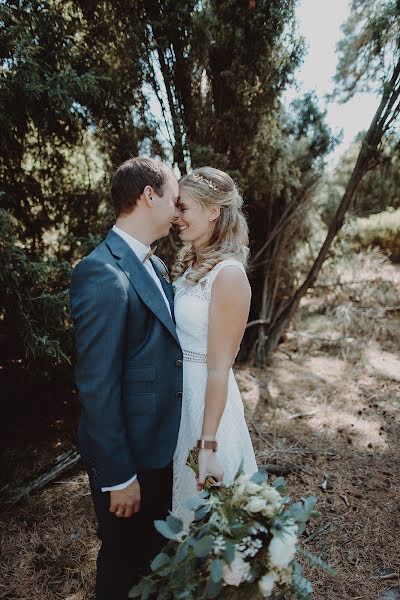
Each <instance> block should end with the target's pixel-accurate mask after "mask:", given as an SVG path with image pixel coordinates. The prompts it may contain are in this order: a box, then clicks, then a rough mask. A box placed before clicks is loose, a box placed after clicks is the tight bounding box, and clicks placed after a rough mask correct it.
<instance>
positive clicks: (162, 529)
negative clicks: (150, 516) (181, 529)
mask: <svg viewBox="0 0 400 600" xmlns="http://www.w3.org/2000/svg"><path fill="white" fill-rule="evenodd" d="M154 527H155V528H156V529H157V531H158V533H161V535H162V536H164V537H165V538H167V539H168V540H176V533H175V532H174V531H172V529H171V528H170V526H169V525H168V523H167V522H166V521H154Z"/></svg>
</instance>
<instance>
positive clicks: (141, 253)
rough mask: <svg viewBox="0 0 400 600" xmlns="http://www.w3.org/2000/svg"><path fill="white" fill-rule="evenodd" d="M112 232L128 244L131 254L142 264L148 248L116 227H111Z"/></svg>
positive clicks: (148, 250)
mask: <svg viewBox="0 0 400 600" xmlns="http://www.w3.org/2000/svg"><path fill="white" fill-rule="evenodd" d="M112 230H113V231H115V233H117V234H118V235H119V236H120V237H122V239H123V240H124V241H125V242H126V243H127V244H128V246H129V247H130V248H131V250H133V252H134V253H135V254H136V256H137V257H138V259H139V260H140V262H143V260H144V259H145V257H146V256H147V254H148V253H149V252H150V250H151V248H150V246H146V245H145V244H142V242H139V240H137V239H136V238H134V237H133V236H131V235H130V234H129V233H126V231H123V230H122V229H120V228H119V227H117V226H116V225H113V228H112Z"/></svg>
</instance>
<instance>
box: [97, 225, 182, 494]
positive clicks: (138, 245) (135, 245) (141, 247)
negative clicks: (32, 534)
mask: <svg viewBox="0 0 400 600" xmlns="http://www.w3.org/2000/svg"><path fill="white" fill-rule="evenodd" d="M112 229H113V231H114V232H115V233H117V234H118V235H119V236H120V237H122V239H123V240H124V241H125V242H126V243H127V244H128V246H129V247H130V248H131V250H132V251H133V252H134V253H135V254H136V256H137V257H138V259H139V260H140V262H141V263H142V264H143V266H144V267H145V268H146V269H147V271H148V273H149V275H150V277H151V278H152V279H153V281H154V283H155V284H156V285H157V287H158V289H159V290H160V293H161V295H162V297H163V299H164V302H165V304H166V306H167V308H168V312H169V314H170V315H171V318H172V314H171V307H170V305H169V302H168V298H167V296H166V295H165V292H164V289H163V287H162V285H161V281H160V279H159V277H158V276H157V273H156V272H155V270H154V267H153V265H152V262H151V260H150V259H149V258H148V259H147V260H146V261H145V262H143V260H144V258H145V257H146V254H148V253H149V252H150V250H151V248H150V246H145V244H142V242H139V240H136V239H135V238H134V237H132V236H131V235H129V233H126V231H123V230H122V229H120V228H119V227H117V226H116V225H114V226H113V228H112ZM136 477H137V476H136V475H134V476H133V477H132V478H131V479H129V480H128V481H125V483H120V484H118V485H113V486H112V487H102V488H101V491H102V492H111V491H116V490H123V489H125V488H126V487H128V485H130V484H131V483H133V482H134V481H135V479H136Z"/></svg>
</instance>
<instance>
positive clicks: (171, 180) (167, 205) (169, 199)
mask: <svg viewBox="0 0 400 600" xmlns="http://www.w3.org/2000/svg"><path fill="white" fill-rule="evenodd" d="M153 200H154V208H153V223H154V226H155V228H156V234H157V238H162V237H165V236H167V235H168V233H169V230H170V229H171V227H172V225H173V224H174V222H175V221H176V219H177V218H178V217H179V209H178V206H177V204H178V200H179V184H178V180H177V179H176V177H175V175H174V174H173V173H172V172H171V173H169V174H168V178H167V180H166V182H165V183H164V186H163V189H162V195H161V196H158V194H156V193H154V194H153Z"/></svg>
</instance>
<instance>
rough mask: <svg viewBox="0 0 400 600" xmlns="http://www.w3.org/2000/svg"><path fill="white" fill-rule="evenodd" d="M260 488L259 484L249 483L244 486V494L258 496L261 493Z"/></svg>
mask: <svg viewBox="0 0 400 600" xmlns="http://www.w3.org/2000/svg"><path fill="white" fill-rule="evenodd" d="M261 490H262V486H261V485H260V484H259V483H254V481H249V482H248V483H247V484H246V487H245V492H246V494H250V495H251V494H258V493H259V492H261Z"/></svg>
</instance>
